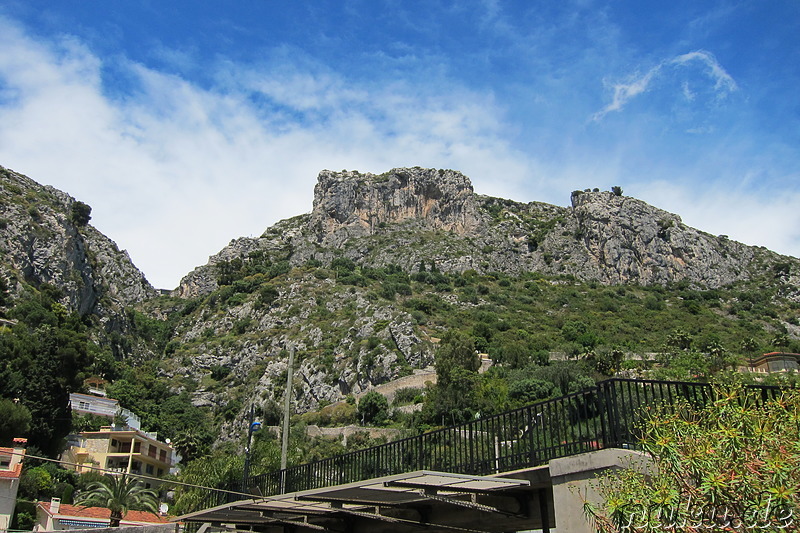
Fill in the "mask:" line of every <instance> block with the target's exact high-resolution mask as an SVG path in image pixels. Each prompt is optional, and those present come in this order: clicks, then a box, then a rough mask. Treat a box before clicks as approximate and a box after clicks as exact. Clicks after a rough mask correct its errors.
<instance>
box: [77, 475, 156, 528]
mask: <svg viewBox="0 0 800 533" xmlns="http://www.w3.org/2000/svg"><path fill="white" fill-rule="evenodd" d="M75 503H76V504H78V505H83V506H84V507H106V508H107V509H111V523H110V526H111V527H119V522H120V520H122V517H123V516H125V513H127V512H128V510H130V509H135V510H137V511H149V512H151V513H153V514H158V496H156V493H155V492H154V491H152V490H150V489H146V488H144V487H143V486H142V484H141V482H140V481H139V480H137V479H133V478H130V477H128V476H127V475H125V474H123V475H121V476H111V475H106V476H105V477H104V478H103V479H102V480H100V481H95V482H94V483H91V484H90V485H89V486H88V487H87V488H86V491H85V492H83V493H81V494H80V495H79V496H78V497H77V498H76V500H75Z"/></svg>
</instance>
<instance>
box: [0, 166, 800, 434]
mask: <svg viewBox="0 0 800 533" xmlns="http://www.w3.org/2000/svg"><path fill="white" fill-rule="evenodd" d="M3 176H4V180H3V194H4V195H5V196H4V198H9V199H10V200H9V204H8V205H7V204H6V202H5V201H4V203H3V205H4V213H3V215H2V217H3V219H4V220H6V222H5V223H4V226H3V227H2V234H1V235H2V238H3V240H2V246H3V249H4V256H3V262H2V269H3V274H4V276H5V277H6V279H7V280H9V281H10V282H11V283H10V286H11V291H10V293H11V295H12V296H11V299H12V300H16V302H17V304H16V305H17V306H19V302H20V301H22V300H23V299H24V298H25V290H27V289H26V288H30V290H35V289H38V288H39V287H41V286H42V283H43V282H47V283H49V284H52V285H53V286H56V287H57V288H59V289H60V290H61V291H63V293H62V295H61V296H60V300H59V301H60V302H61V304H62V305H64V306H65V308H67V309H68V310H69V311H75V312H77V313H78V315H80V316H83V317H84V322H85V324H86V327H87V328H88V334H90V335H91V339H92V342H93V343H95V344H96V349H93V350H95V351H96V352H97V353H98V354H103V353H109V351H110V352H111V353H113V355H114V357H115V358H116V361H117V363H116V364H114V365H108V364H104V365H99V366H98V365H96V364H95V368H96V369H97V368H99V369H101V370H102V373H103V374H104V375H105V376H106V377H107V378H108V379H110V380H113V381H114V384H113V385H112V387H111V390H112V393H114V394H115V396H116V397H118V398H119V399H120V400H122V402H123V404H124V405H126V406H128V407H129V408H130V409H132V410H134V411H135V412H137V414H139V415H140V416H142V418H143V421H144V423H145V425H146V426H148V427H150V428H151V429H157V430H158V431H160V432H161V433H162V434H163V435H164V436H166V437H172V438H175V437H178V436H180V435H181V434H184V433H191V434H193V435H195V436H196V437H197V438H198V439H199V440H201V441H204V442H206V443H209V442H210V440H214V439H220V438H221V439H238V438H239V437H240V436H241V427H242V420H243V418H244V416H245V412H247V411H248V409H249V405H250V404H251V403H253V404H255V405H256V406H257V408H258V410H259V413H260V416H261V417H262V418H263V419H264V420H265V421H266V422H267V423H275V422H276V420H277V403H278V402H279V400H280V398H281V395H282V393H283V390H284V387H285V375H286V364H287V362H286V360H287V350H288V349H290V348H293V349H295V350H296V352H297V363H296V369H295V384H294V385H295V386H294V399H295V404H296V408H297V409H298V410H299V411H314V410H317V409H320V408H322V407H325V406H327V405H331V404H335V403H336V402H338V401H340V400H344V399H346V398H347V397H348V396H351V395H359V394H362V393H364V392H366V391H368V390H370V389H371V388H373V387H375V386H376V385H379V384H381V383H386V382H388V381H390V380H393V379H396V378H398V377H401V376H405V375H409V374H411V373H412V372H413V370H414V369H420V368H425V367H428V366H430V365H432V364H433V363H434V362H435V360H436V359H437V357H438V356H437V354H440V353H441V349H440V348H439V346H440V344H441V343H440V339H445V343H450V342H456V341H454V340H453V338H451V337H452V334H453V333H454V332H455V333H459V334H461V335H462V336H463V338H464V339H467V341H468V343H471V344H470V346H474V348H476V349H477V350H479V351H481V352H485V353H488V355H489V356H490V357H491V358H492V359H493V360H494V361H495V367H494V368H493V369H492V370H491V371H490V372H488V373H486V374H485V375H483V377H481V378H480V380H478V378H475V379H476V381H475V388H474V389H471V391H470V392H469V394H465V395H464V399H465V401H467V400H468V401H469V402H470V404H469V405H468V406H467V407H464V409H471V410H472V412H477V411H480V412H483V413H486V412H491V411H493V410H498V409H501V408H507V407H509V406H511V405H515V404H518V403H519V402H524V401H528V400H532V399H535V398H538V397H542V395H544V396H547V395H548V394H553V393H556V392H558V391H560V392H567V391H569V390H571V388H573V387H579V386H580V384H581V383H584V382H585V381H582V380H585V379H592V377H600V376H601V375H603V374H608V373H611V372H614V371H617V370H624V371H626V372H642V371H646V370H647V368H648V365H647V364H646V363H641V362H637V359H642V358H644V359H647V358H652V357H654V356H653V355H652V354H657V355H656V356H655V357H656V358H660V359H670V360H671V361H674V364H672V365H667V366H668V367H669V368H667V370H668V371H670V372H673V374H672V375H673V376H678V377H680V376H683V377H685V376H686V375H688V373H691V374H693V375H700V376H702V375H704V374H705V373H708V372H711V371H715V370H718V369H720V368H724V367H726V366H731V365H732V364H734V363H735V361H736V360H737V358H742V357H746V356H750V355H753V354H755V353H758V352H759V351H762V352H763V351H769V350H772V349H789V350H795V351H796V350H798V348H800V343H798V340H797V339H798V338H800V283H798V282H799V281H800V262H799V261H798V260H797V259H795V258H790V257H785V256H780V255H778V254H775V253H773V252H770V251H768V250H766V249H763V248H758V247H750V246H745V245H743V244H741V243H737V242H734V241H731V240H729V239H728V238H726V237H724V236H713V235H709V234H706V233H703V232H701V231H699V230H696V229H693V228H690V227H688V226H686V225H685V224H683V223H682V222H681V219H680V217H679V216H677V215H674V214H671V213H667V212H665V211H662V210H660V209H657V208H655V207H652V206H650V205H648V204H646V203H644V202H642V201H640V200H637V199H635V198H630V197H626V196H624V195H622V194H621V191H617V192H618V193H620V194H615V193H613V192H601V191H590V190H587V191H575V192H573V193H572V196H571V206H570V207H560V206H554V205H549V204H544V203H538V202H532V203H518V202H513V201H510V200H504V199H499V198H490V197H486V196H481V195H478V194H475V192H474V191H473V188H472V185H471V183H470V182H469V179H468V178H467V177H466V176H464V175H462V174H460V173H458V172H455V171H451V170H431V169H421V168H404V169H394V170H392V171H389V172H387V173H385V174H380V175H373V174H361V173H358V172H355V171H352V172H345V171H343V172H330V171H323V172H321V173H320V175H319V178H318V183H317V186H316V188H315V195H314V204H313V206H312V211H311V213H310V214H304V215H299V216H297V217H295V218H292V219H289V220H284V221H281V222H279V223H277V224H275V225H274V226H273V227H271V228H268V229H267V230H266V231H265V232H264V233H263V234H262V235H261V236H260V237H258V238H240V239H235V240H233V241H232V242H231V243H230V245H228V246H227V247H225V248H224V249H223V250H221V251H220V252H219V253H218V254H216V255H214V256H213V257H211V258H210V260H209V262H208V264H206V265H201V266H198V267H197V268H196V269H195V270H194V271H193V272H191V273H189V274H187V276H186V277H185V278H184V279H183V280H182V281H181V283H180V286H179V287H178V288H177V289H176V290H175V291H174V292H173V294H172V295H170V296H156V295H155V291H153V290H152V288H151V287H150V286H149V284H147V283H146V281H145V280H144V277H143V276H142V275H141V273H139V272H138V271H137V270H136V269H135V267H134V266H133V265H132V264H130V261H129V260H128V259H127V256H126V255H125V254H124V252H119V251H118V250H117V248H116V246H114V245H113V243H111V241H109V240H108V239H105V238H104V237H102V235H100V234H99V233H98V232H96V230H94V229H93V228H92V227H91V226H89V225H77V226H76V225H75V223H74V222H72V221H71V220H70V216H71V209H72V207H71V206H72V205H73V204H74V200H72V199H71V198H69V197H68V196H67V195H65V194H64V193H59V192H58V191H55V190H53V189H50V188H46V187H41V186H38V185H37V184H35V182H32V181H31V180H28V179H27V178H24V177H21V176H19V175H17V174H14V173H12V172H10V171H4V174H3ZM34 211H36V213H37V215H34V214H33V212H34ZM73 218H74V217H73ZM39 234H42V236H39ZM24 243H27V244H24ZM48 243H49V244H48ZM70 246H71V247H72V248H70ZM81 246H83V248H81ZM62 248H63V250H70V249H74V250H84V249H85V250H84V251H83V252H80V253H78V252H74V253H66V252H63V251H62ZM6 250H9V252H10V253H9V254H8V255H6V254H5V251H6ZM101 250H102V252H101ZM81 254H82V255H81ZM32 257H33V258H35V257H40V258H41V259H39V260H36V261H34V260H31V259H30V258H32ZM7 258H8V259H7ZM82 258H83V259H82ZM81 261H84V262H83V263H82V262H81ZM17 327H19V325H18V326H17ZM448 335H450V337H448ZM456 340H457V339H456ZM448 346H450V344H448ZM689 352H691V354H693V355H692V357H689V356H688V355H687V354H689ZM620 358H627V359H630V362H628V363H622V362H620ZM95 359H97V358H95ZM100 359H102V357H100ZM559 360H566V362H564V363H561V362H558V361H559ZM91 369H92V365H91V364H87V366H86V372H87V373H88V372H90V371H91ZM470 379H471V378H470ZM540 382H545V385H542V384H541V383H540ZM547 384H550V385H547ZM73 386H74V385H73ZM526 387H527V388H526ZM537 387H538V388H537ZM412 392H413V391H412ZM419 392H420V393H422V391H419ZM8 394H9V392H5V391H4V392H3V395H4V396H8ZM426 405H427V404H426ZM430 409H433V407H430ZM345 411H346V409H345ZM427 412H428V411H426V413H427ZM165 413H167V414H165ZM430 413H434V414H430ZM430 413H428V415H425V414H423V416H428V419H427V420H428V421H429V422H430V421H431V420H434V419H435V417H436V416H438V415H435V409H433V410H432V411H430ZM345 414H346V416H344V415H343V417H342V418H341V420H340V421H341V422H348V421H349V422H352V421H354V419H353V416H354V413H353V412H350V411H347V412H346V413H345ZM464 414H465V415H466V413H464ZM326 416H327V415H326ZM397 416H398V417H399V416H400V415H397ZM323 418H325V417H324V416H323ZM334 418H336V417H334ZM329 421H330V420H329ZM333 422H334V423H335V420H334V421H333Z"/></svg>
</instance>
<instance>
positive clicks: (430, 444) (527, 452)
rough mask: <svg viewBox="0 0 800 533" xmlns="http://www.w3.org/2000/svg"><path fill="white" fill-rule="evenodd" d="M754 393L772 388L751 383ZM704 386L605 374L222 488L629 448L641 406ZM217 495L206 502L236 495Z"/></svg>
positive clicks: (511, 466) (675, 399)
mask: <svg viewBox="0 0 800 533" xmlns="http://www.w3.org/2000/svg"><path fill="white" fill-rule="evenodd" d="M750 388H754V389H758V390H761V391H762V392H761V397H762V398H764V399H766V398H767V397H769V396H771V395H773V394H775V391H778V390H779V389H778V388H777V387H768V386H751V387H750ZM711 395H712V388H711V386H710V385H709V384H707V383H692V382H676V381H654V380H633V379H620V378H612V379H609V380H606V381H602V382H600V383H598V384H597V385H596V386H595V387H592V388H590V389H586V390H583V391H581V392H576V393H574V394H569V395H567V396H562V397H559V398H554V399H551V400H546V401H542V402H538V403H535V404H532V405H529V406H526V407H522V408H519V409H515V410H513V411H509V412H506V413H501V414H498V415H493V416H488V417H485V418H481V419H478V420H474V421H471V422H467V423H464V424H459V425H456V426H451V427H447V428H443V429H439V430H435V431H431V432H428V433H423V434H420V435H417V436H414V437H409V438H405V439H401V440H396V441H393V442H389V443H387V444H382V445H380V446H375V447H372V448H367V449H364V450H359V451H355V452H351V453H348V454H345V455H339V456H336V457H331V458H329V459H323V460H320V461H316V462H313V463H307V464H303V465H298V466H293V467H290V468H287V469H285V470H279V471H276V472H269V473H267V474H261V475H257V476H252V477H250V478H248V479H247V482H246V487H245V488H246V489H247V490H245V491H241V490H240V489H241V488H242V486H241V483H236V484H235V485H236V486H235V487H234V486H233V485H231V486H228V487H226V488H227V489H228V490H234V491H241V492H247V493H254V494H261V495H264V496H267V495H273V494H281V493H288V492H295V491H300V490H308V489H314V488H320V487H328V486H333V485H340V484H343V483H350V482H354V481H363V480H366V479H370V478H374V477H379V476H387V475H392V474H401V473H405V472H411V471H414V470H436V471H445V472H452V473H460V474H475V475H489V474H495V473H501V472H508V471H511V470H516V469H520V468H526V467H533V466H538V465H543V464H546V463H547V462H548V461H550V460H551V459H555V458H559V457H567V456H570V455H575V454H578V453H584V452H590V451H594V450H598V449H601V448H636V447H637V443H638V441H639V437H638V434H637V428H638V427H639V422H640V421H641V419H642V417H643V416H644V415H645V414H646V410H647V409H652V408H654V407H656V406H659V405H660V406H667V407H668V406H675V405H678V404H679V403H680V402H688V403H689V404H692V405H697V406H700V405H703V404H705V403H706V402H707V401H708V400H709V399H710V398H711ZM241 498H242V497H240V496H237V495H233V494H223V493H217V495H216V496H215V497H214V500H215V501H213V502H209V504H210V505H218V504H221V503H226V502H230V501H234V500H237V499H241Z"/></svg>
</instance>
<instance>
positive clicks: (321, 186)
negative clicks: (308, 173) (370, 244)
mask: <svg viewBox="0 0 800 533" xmlns="http://www.w3.org/2000/svg"><path fill="white" fill-rule="evenodd" d="M317 180H318V181H317V185H316V187H314V208H313V210H312V212H311V228H312V231H313V232H314V234H315V235H316V237H317V239H318V240H319V241H327V242H335V241H336V240H337V239H336V238H335V237H334V236H335V235H337V234H340V233H342V230H347V231H345V232H344V233H345V235H346V236H348V237H353V236H362V235H373V234H375V232H376V230H377V229H379V228H380V227H382V226H385V225H387V224H395V223H398V222H403V221H406V220H424V221H425V222H426V223H427V224H428V225H429V226H430V227H432V228H436V229H441V230H445V231H452V232H453V233H456V234H458V235H465V234H469V233H472V232H474V231H475V230H476V229H477V228H478V227H479V226H480V224H481V219H480V217H479V216H478V213H477V206H476V203H475V195H474V193H473V190H472V184H471V183H470V181H469V179H468V178H467V177H466V176H464V175H463V174H461V173H460V172H455V171H453V170H434V169H422V168H419V167H415V168H395V169H392V170H390V171H389V172H387V173H385V174H380V175H378V176H376V175H374V174H369V173H367V174H361V173H359V172H331V171H328V170H323V171H322V172H320V174H319V177H318V178H317Z"/></svg>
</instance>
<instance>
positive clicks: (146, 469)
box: [144, 465, 153, 474]
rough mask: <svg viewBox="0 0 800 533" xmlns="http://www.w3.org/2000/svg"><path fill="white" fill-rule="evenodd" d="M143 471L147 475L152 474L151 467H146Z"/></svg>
mask: <svg viewBox="0 0 800 533" xmlns="http://www.w3.org/2000/svg"><path fill="white" fill-rule="evenodd" d="M144 470H145V472H147V473H148V474H152V473H153V465H147V466H146V467H145V469H144Z"/></svg>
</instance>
